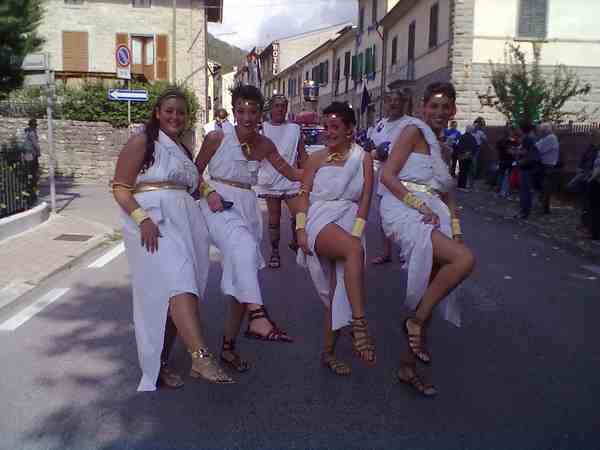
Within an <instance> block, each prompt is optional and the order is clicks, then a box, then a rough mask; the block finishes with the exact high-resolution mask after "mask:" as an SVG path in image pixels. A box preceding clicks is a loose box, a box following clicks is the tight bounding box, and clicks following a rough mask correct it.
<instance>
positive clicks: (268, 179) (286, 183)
mask: <svg viewBox="0 0 600 450" xmlns="http://www.w3.org/2000/svg"><path fill="white" fill-rule="evenodd" d="M263 134H264V135H265V136H266V137H268V138H269V139H271V141H273V144H275V147H276V148H277V151H278V152H279V154H280V155H281V157H282V158H283V159H284V160H285V161H286V162H287V163H288V164H289V165H290V166H292V167H294V166H295V165H296V161H297V159H298V143H299V142H300V127H299V126H298V125H297V124H295V123H290V122H286V123H283V124H281V125H273V124H271V123H269V122H264V123H263ZM299 190H300V183H299V182H298V181H290V180H288V179H287V178H286V177H284V176H283V175H282V174H280V173H279V172H277V171H276V170H275V168H274V167H273V165H272V164H271V163H270V162H269V161H267V160H266V159H265V160H263V161H262V162H261V165H260V170H259V173H258V186H257V187H256V192H257V193H258V194H259V195H265V196H273V197H282V196H285V195H296V194H297V193H298V191H299Z"/></svg>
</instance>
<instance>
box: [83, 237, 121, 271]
mask: <svg viewBox="0 0 600 450" xmlns="http://www.w3.org/2000/svg"><path fill="white" fill-rule="evenodd" d="M124 251H125V244H124V243H123V242H121V243H120V244H119V245H117V246H116V247H114V248H112V249H111V250H109V251H108V252H106V253H105V254H104V255H103V256H101V257H100V258H98V259H97V260H96V261H94V262H93V263H91V264H90V265H89V266H88V269H100V268H101V267H104V266H105V265H107V264H108V263H109V262H111V261H112V260H113V259H115V258H116V257H117V256H119V255H120V254H121V253H123V252H124Z"/></svg>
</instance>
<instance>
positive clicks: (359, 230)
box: [350, 217, 367, 238]
mask: <svg viewBox="0 0 600 450" xmlns="http://www.w3.org/2000/svg"><path fill="white" fill-rule="evenodd" d="M366 223H367V221H366V220H365V219H362V218H360V217H357V218H356V219H354V226H353V227H352V233H350V234H352V236H354V237H357V238H360V237H361V236H362V234H363V232H364V231H365V224H366Z"/></svg>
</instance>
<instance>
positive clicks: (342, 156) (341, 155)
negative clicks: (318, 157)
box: [325, 149, 350, 163]
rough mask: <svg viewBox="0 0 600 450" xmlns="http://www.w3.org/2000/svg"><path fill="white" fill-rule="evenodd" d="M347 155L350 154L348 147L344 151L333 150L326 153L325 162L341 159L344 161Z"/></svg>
mask: <svg viewBox="0 0 600 450" xmlns="http://www.w3.org/2000/svg"><path fill="white" fill-rule="evenodd" d="M349 156H350V149H348V150H346V151H344V152H334V153H330V154H329V155H327V158H326V159H325V162H326V163H332V162H342V161H346V160H347V159H348V157H349Z"/></svg>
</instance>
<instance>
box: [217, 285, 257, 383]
mask: <svg viewBox="0 0 600 450" xmlns="http://www.w3.org/2000/svg"><path fill="white" fill-rule="evenodd" d="M245 314H246V306H245V305H243V304H241V303H239V302H238V301H237V300H236V299H235V297H232V296H230V295H228V296H227V316H226V319H225V334H224V336H223V347H222V349H221V360H222V361H224V362H226V363H227V364H228V365H229V366H231V367H232V368H233V369H234V370H236V371H238V372H246V371H247V370H248V369H249V368H250V364H249V363H248V361H245V360H243V359H242V358H241V357H240V355H239V354H238V352H237V351H236V348H235V340H236V338H237V336H238V334H239V332H240V327H241V326H242V321H243V320H244V315H245Z"/></svg>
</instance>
